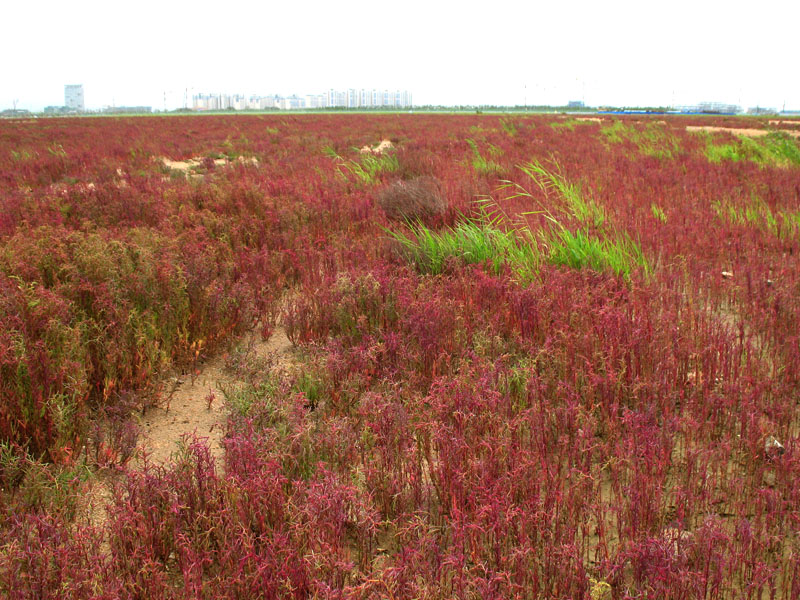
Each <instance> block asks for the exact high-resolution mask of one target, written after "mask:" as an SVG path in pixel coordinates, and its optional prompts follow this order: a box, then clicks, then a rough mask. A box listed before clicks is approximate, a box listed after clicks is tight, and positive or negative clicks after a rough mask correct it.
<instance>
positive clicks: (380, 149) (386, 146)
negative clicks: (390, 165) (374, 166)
mask: <svg viewBox="0 0 800 600" xmlns="http://www.w3.org/2000/svg"><path fill="white" fill-rule="evenodd" d="M392 148H394V144H392V142H391V140H381V143H380V144H378V145H377V146H373V147H370V146H369V145H366V146H364V147H363V148H361V150H359V152H361V154H369V153H370V152H371V153H372V154H383V153H384V152H386V151H388V150H391V149H392Z"/></svg>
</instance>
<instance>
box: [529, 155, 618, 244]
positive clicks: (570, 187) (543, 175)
mask: <svg viewBox="0 0 800 600" xmlns="http://www.w3.org/2000/svg"><path fill="white" fill-rule="evenodd" d="M519 169H520V170H521V171H522V172H523V173H525V174H526V175H527V176H528V177H530V178H531V179H533V181H534V182H535V183H536V185H537V186H539V188H540V189H541V190H542V191H543V192H544V193H545V194H546V195H548V196H552V193H553V192H555V195H556V198H557V199H558V200H560V202H561V204H562V209H563V210H564V211H565V212H566V213H568V214H569V215H570V216H572V217H573V218H574V219H576V220H578V221H579V222H580V223H581V224H582V225H592V226H594V227H596V228H598V229H599V228H602V227H603V224H604V223H605V222H606V212H605V210H604V209H603V207H602V206H600V205H599V204H597V203H596V202H595V201H594V200H592V199H591V198H588V199H587V198H586V197H585V196H584V193H583V190H582V189H581V186H580V184H578V183H573V182H570V181H567V179H566V178H565V177H564V176H563V175H562V174H561V169H560V167H559V166H558V164H556V165H555V169H554V170H548V169H547V168H545V167H544V166H543V165H542V163H540V162H539V161H536V160H533V161H531V162H529V163H527V164H525V165H521V166H520V167H519ZM514 187H516V188H517V192H520V193H519V195H520V196H526V197H530V194H529V193H527V191H526V190H524V189H523V188H521V187H519V186H514ZM516 196H517V194H515V195H514V197H516ZM550 217H551V221H557V219H556V218H555V217H553V216H552V214H551V215H550Z"/></svg>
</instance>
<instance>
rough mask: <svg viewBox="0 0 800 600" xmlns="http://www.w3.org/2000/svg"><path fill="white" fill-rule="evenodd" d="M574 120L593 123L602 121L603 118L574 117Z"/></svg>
mask: <svg viewBox="0 0 800 600" xmlns="http://www.w3.org/2000/svg"><path fill="white" fill-rule="evenodd" d="M575 120H576V121H594V122H595V123H602V122H603V119H601V118H600V117H575Z"/></svg>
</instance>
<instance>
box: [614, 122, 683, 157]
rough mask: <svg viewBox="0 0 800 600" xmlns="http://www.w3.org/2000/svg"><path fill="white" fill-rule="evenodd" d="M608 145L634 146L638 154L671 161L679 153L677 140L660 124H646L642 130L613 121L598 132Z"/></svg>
mask: <svg viewBox="0 0 800 600" xmlns="http://www.w3.org/2000/svg"><path fill="white" fill-rule="evenodd" d="M600 133H601V134H603V136H605V138H606V141H607V142H608V143H609V144H622V143H625V142H630V143H632V144H634V145H635V146H636V148H637V150H638V152H639V153H640V154H643V155H644V156H652V157H655V158H663V159H671V158H674V157H675V156H676V155H677V154H678V153H679V151H680V145H679V144H678V140H676V139H675V137H674V136H673V135H671V134H670V133H669V132H668V131H667V130H666V128H665V127H664V125H663V124H661V123H647V124H646V125H645V126H644V127H643V128H637V127H635V126H633V125H626V124H625V123H623V122H622V121H614V122H613V123H612V124H611V125H606V126H605V127H603V128H602V129H601V130H600Z"/></svg>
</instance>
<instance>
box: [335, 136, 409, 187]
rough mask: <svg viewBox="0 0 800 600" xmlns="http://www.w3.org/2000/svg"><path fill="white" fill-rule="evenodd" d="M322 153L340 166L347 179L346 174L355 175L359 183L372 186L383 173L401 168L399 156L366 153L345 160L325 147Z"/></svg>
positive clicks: (340, 170)
mask: <svg viewBox="0 0 800 600" xmlns="http://www.w3.org/2000/svg"><path fill="white" fill-rule="evenodd" d="M322 152H323V153H324V154H325V155H326V156H328V157H330V158H333V159H335V160H336V162H337V163H338V164H339V173H340V174H341V175H342V176H343V177H346V175H345V172H347V173H350V174H351V175H354V176H355V177H356V179H357V180H358V181H360V182H361V183H364V184H366V185H371V184H373V183H375V182H376V181H378V178H379V177H380V174H381V173H390V172H394V171H397V170H398V169H399V168H400V163H399V162H398V160H397V156H395V155H394V154H391V153H388V152H387V153H385V154H373V153H372V152H368V153H364V154H362V155H361V156H359V158H357V159H356V158H343V157H341V156H339V154H338V153H337V152H336V150H334V149H333V148H332V147H331V146H325V147H324V148H323V149H322Z"/></svg>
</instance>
